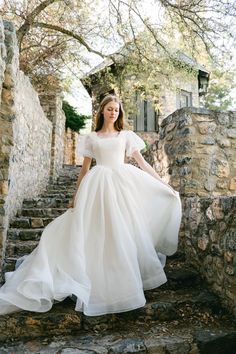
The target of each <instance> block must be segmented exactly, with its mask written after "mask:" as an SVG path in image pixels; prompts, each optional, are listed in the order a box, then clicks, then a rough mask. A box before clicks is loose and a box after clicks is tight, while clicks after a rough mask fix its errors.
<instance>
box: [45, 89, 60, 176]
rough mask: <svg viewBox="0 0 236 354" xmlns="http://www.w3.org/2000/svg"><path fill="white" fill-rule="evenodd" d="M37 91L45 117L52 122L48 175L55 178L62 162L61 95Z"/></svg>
mask: <svg viewBox="0 0 236 354" xmlns="http://www.w3.org/2000/svg"><path fill="white" fill-rule="evenodd" d="M38 91H39V99H40V103H41V106H42V108H43V110H44V113H45V114H46V116H47V118H48V119H49V120H50V121H51V122H52V140H51V166H50V177H51V178H52V179H54V180H55V179H56V178H57V177H58V176H59V174H60V172H61V169H62V167H63V162H64V139H65V120H66V117H65V114H64V112H63V110H62V101H63V95H62V94H61V93H60V91H59V90H55V92H42V91H40V89H39V90H38Z"/></svg>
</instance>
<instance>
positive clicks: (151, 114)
mask: <svg viewBox="0 0 236 354" xmlns="http://www.w3.org/2000/svg"><path fill="white" fill-rule="evenodd" d="M137 105H138V108H137V110H138V111H137V114H136V115H135V117H134V130H135V131H142V132H143V131H144V132H152V131H157V130H158V113H157V112H156V111H155V109H154V107H153V106H152V103H151V102H149V101H147V100H142V101H140V100H139V101H137Z"/></svg>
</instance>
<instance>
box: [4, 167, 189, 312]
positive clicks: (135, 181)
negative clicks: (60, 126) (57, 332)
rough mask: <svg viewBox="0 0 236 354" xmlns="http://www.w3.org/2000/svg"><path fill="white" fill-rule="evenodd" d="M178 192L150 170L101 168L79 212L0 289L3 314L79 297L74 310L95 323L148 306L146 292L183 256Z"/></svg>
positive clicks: (48, 230)
mask: <svg viewBox="0 0 236 354" xmlns="http://www.w3.org/2000/svg"><path fill="white" fill-rule="evenodd" d="M181 216H182V211H181V201H180V197H179V193H178V192H174V191H172V190H171V189H170V188H169V187H168V186H166V185H165V184H163V183H162V182H161V181H159V180H157V179H155V178H154V177H152V176H150V175H149V174H148V173H146V172H144V171H143V170H141V169H139V168H137V167H135V166H133V165H131V164H126V163H124V164H121V165H118V166H117V167H115V168H111V167H106V166H103V165H96V166H95V167H93V168H92V169H91V170H89V171H88V173H87V174H86V175H85V176H84V178H83V179H82V181H81V184H80V187H79V189H78V191H77V194H76V199H75V207H74V208H73V209H68V210H67V211H66V212H65V213H63V214H62V215H60V216H59V217H57V218H56V219H55V220H53V221H52V222H51V223H49V224H48V225H47V226H46V227H45V229H44V231H43V233H42V236H41V239H40V242H39V244H38V246H37V247H36V248H35V249H34V250H33V251H32V252H31V253H30V254H29V255H27V256H26V258H25V259H24V261H23V262H22V263H21V264H20V266H19V267H18V268H17V269H16V270H15V271H13V272H7V273H6V274H5V278H6V282H5V284H4V285H3V286H2V287H1V289H0V314H7V313H11V312H16V311H20V310H28V311H35V312H46V311H49V310H50V309H51V307H52V306H53V303H54V302H55V301H62V300H63V299H65V298H66V297H68V296H72V295H74V296H75V297H76V304H75V310H76V311H81V312H83V313H84V314H85V315H88V316H95V315H102V314H107V313H117V312H123V311H128V310H132V309H135V308H138V307H142V306H144V305H145V302H146V299H145V296H144V290H147V289H152V288H156V287H158V286H160V285H162V284H164V283H165V282H166V281H167V278H166V275H165V272H164V265H165V257H166V255H167V256H168V255H172V254H174V253H175V252H176V250H177V246H178V233H179V228H180V222H181Z"/></svg>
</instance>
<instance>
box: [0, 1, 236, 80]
mask: <svg viewBox="0 0 236 354" xmlns="http://www.w3.org/2000/svg"><path fill="white" fill-rule="evenodd" d="M148 4H151V5H152V11H151V13H149V14H148V13H147V11H146V10H145V5H147V3H145V2H143V1H141V0H126V1H125V0H94V1H91V0H83V1H82V0H40V1H39V0H25V1H24V2H23V1H22V2H19V1H16V0H5V3H4V6H3V8H2V14H3V16H4V18H6V19H10V20H13V22H14V23H15V24H16V27H17V37H18V43H19V48H20V64H21V68H22V69H23V70H24V72H25V73H26V74H28V75H31V76H32V75H35V74H37V75H39V74H40V73H43V74H44V75H45V74H46V73H49V74H54V75H59V76H63V75H64V68H65V66H67V67H68V68H69V70H71V72H72V73H73V74H77V73H78V71H77V70H75V68H76V67H78V68H79V69H81V70H82V66H81V64H82V65H83V68H84V65H85V66H88V65H89V61H90V59H91V56H88V53H90V54H93V55H96V56H97V55H99V56H100V57H102V58H105V57H107V56H108V54H109V52H111V47H112V48H113V47H114V46H116V48H118V47H121V46H123V45H127V44H129V43H131V42H133V43H134V44H135V45H136V48H137V51H139V54H142V51H141V48H140V44H139V41H138V39H137V34H138V33H140V31H142V30H145V29H146V30H148V31H149V33H150V35H151V36H152V37H153V39H154V41H155V44H156V47H157V48H158V49H160V50H161V49H162V50H163V51H165V52H167V54H168V50H167V48H168V46H166V41H167V42H168V40H169V39H170V38H175V37H176V36H181V37H182V38H183V41H184V43H185V48H186V50H187V51H188V52H189V53H191V54H192V55H194V53H197V52H198V51H199V49H200V50H202V48H203V47H204V50H205V51H206V52H208V53H209V54H211V55H215V54H216V53H215V48H216V45H217V43H218V44H219V45H218V50H223V51H224V50H225V51H226V50H228V48H226V47H225V45H224V41H227V43H229V42H233V41H234V39H235V32H234V31H233V29H234V26H233V25H234V22H233V21H234V19H235V15H236V4H235V1H234V0H228V1H222V0H211V1H206V0H188V1H187V0H182V1H180V0H150V1H148ZM145 11H146V12H145ZM154 13H156V14H157V16H156V18H155V19H154V17H151V15H153V14H154ZM149 15H150V16H149ZM219 40H220V43H219Z"/></svg>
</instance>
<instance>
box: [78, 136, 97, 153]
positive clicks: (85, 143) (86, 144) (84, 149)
mask: <svg viewBox="0 0 236 354" xmlns="http://www.w3.org/2000/svg"><path fill="white" fill-rule="evenodd" d="M77 154H78V155H79V156H84V157H85V156H87V157H91V158H93V157H94V154H93V144H92V139H91V137H90V136H89V134H86V135H79V137H78V143H77Z"/></svg>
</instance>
